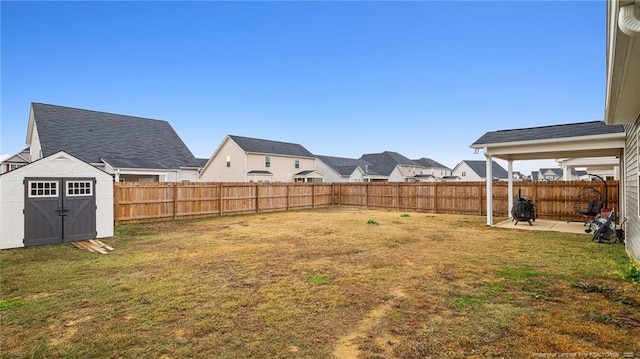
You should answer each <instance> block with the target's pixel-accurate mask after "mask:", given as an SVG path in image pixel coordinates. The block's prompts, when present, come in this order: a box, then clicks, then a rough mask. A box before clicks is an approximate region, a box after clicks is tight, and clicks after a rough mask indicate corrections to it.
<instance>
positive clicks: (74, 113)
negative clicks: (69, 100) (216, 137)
mask: <svg viewBox="0 0 640 359" xmlns="http://www.w3.org/2000/svg"><path fill="white" fill-rule="evenodd" d="M31 110H32V112H33V116H34V120H35V122H36V128H37V131H38V136H39V137H40V144H41V146H42V155H43V156H45V157H46V156H49V155H51V154H53V153H55V152H57V151H65V152H67V153H69V154H70V155H72V156H75V157H77V158H79V159H81V160H82V161H85V162H88V163H99V162H101V160H102V159H110V160H111V162H112V163H126V164H127V166H130V167H128V168H141V167H140V165H141V164H142V162H144V166H143V168H149V167H148V165H149V164H151V163H157V164H158V165H159V166H160V167H153V168H163V169H164V168H172V169H176V168H179V167H198V166H199V163H198V162H197V161H196V159H195V157H194V156H193V154H192V153H191V151H189V149H188V148H187V146H186V145H185V144H184V142H182V140H181V139H180V137H179V136H178V135H177V134H176V132H175V131H174V130H173V128H172V127H171V125H170V124H169V123H168V122H166V121H160V120H153V119H148V118H141V117H134V116H127V115H118V114H112V113H106V112H99V111H92V110H83V109H77V108H71V107H63V106H57V105H48V104H42V103H32V104H31ZM116 167H119V166H116Z"/></svg>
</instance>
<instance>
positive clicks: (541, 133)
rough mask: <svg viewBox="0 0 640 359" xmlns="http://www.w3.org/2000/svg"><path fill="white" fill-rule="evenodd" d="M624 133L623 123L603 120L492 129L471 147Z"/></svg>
mask: <svg viewBox="0 0 640 359" xmlns="http://www.w3.org/2000/svg"><path fill="white" fill-rule="evenodd" d="M621 132H622V133H623V132H624V127H623V126H622V125H615V126H607V125H606V124H605V123H604V122H603V121H591V122H580V123H569V124H563V125H553V126H542V127H531V128H519V129H512V130H500V131H490V132H487V133H485V134H484V135H482V137H480V138H479V139H477V140H476V142H474V143H473V144H472V145H471V147H474V146H475V147H478V146H479V145H485V144H493V143H509V142H520V141H533V140H548V139H552V138H567V137H581V136H593V135H603V134H611V133H621Z"/></svg>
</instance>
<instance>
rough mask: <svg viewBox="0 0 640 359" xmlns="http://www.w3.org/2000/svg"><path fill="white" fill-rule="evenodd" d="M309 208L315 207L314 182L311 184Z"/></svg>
mask: <svg viewBox="0 0 640 359" xmlns="http://www.w3.org/2000/svg"><path fill="white" fill-rule="evenodd" d="M311 208H316V184H315V183H312V184H311Z"/></svg>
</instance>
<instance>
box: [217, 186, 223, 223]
mask: <svg viewBox="0 0 640 359" xmlns="http://www.w3.org/2000/svg"><path fill="white" fill-rule="evenodd" d="M223 188H224V185H223V184H222V183H220V200H219V201H218V206H219V208H218V214H219V215H221V216H222V212H223V211H222V201H223V200H224V197H223V195H222V192H223Z"/></svg>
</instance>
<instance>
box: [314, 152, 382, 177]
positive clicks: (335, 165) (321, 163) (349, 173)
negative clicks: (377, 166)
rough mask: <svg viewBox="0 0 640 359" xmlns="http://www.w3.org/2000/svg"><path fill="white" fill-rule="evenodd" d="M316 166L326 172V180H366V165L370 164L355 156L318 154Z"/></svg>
mask: <svg viewBox="0 0 640 359" xmlns="http://www.w3.org/2000/svg"><path fill="white" fill-rule="evenodd" d="M316 157H317V159H318V160H317V161H316V168H317V169H318V171H320V172H321V173H324V175H325V178H324V181H325V182H365V172H364V171H365V167H367V166H368V165H369V164H368V163H367V162H365V161H362V160H358V159H355V158H345V157H332V156H320V155H318V156H316Z"/></svg>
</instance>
